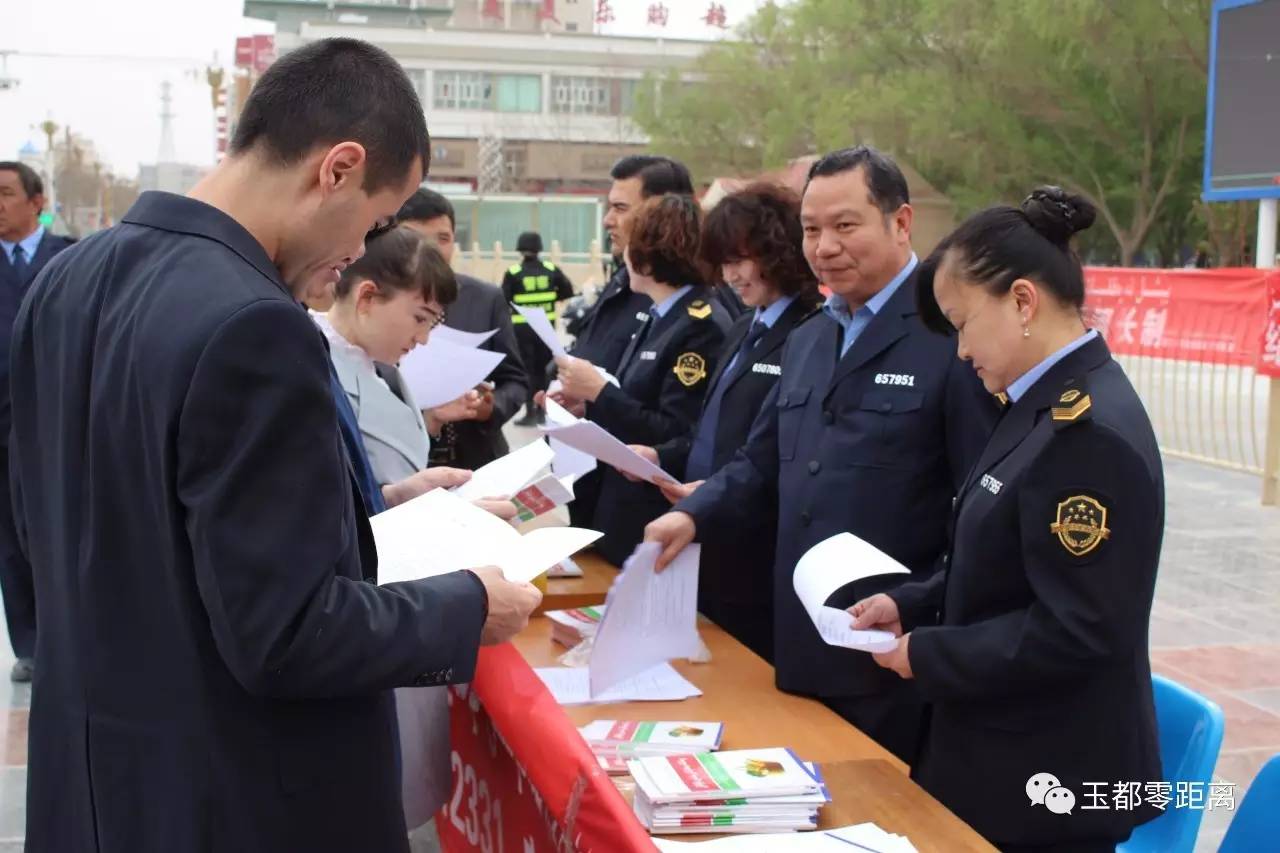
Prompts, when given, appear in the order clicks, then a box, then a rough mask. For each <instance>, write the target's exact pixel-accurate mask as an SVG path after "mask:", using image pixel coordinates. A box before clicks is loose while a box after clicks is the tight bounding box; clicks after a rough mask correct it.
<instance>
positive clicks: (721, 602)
mask: <svg viewBox="0 0 1280 853" xmlns="http://www.w3.org/2000/svg"><path fill="white" fill-rule="evenodd" d="M722 289H723V288H722ZM813 310H814V301H813V300H800V299H797V300H796V301H795V302H793V303H791V305H790V306H788V307H787V310H786V311H784V312H783V314H782V316H781V317H779V318H778V320H777V322H776V323H774V324H773V327H772V328H770V329H769V331H768V332H766V333H765V335H764V337H762V338H761V339H760V341H759V342H758V343H757V344H756V345H755V346H754V347H753V348H752V349H751V350H750V352H749V353H745V354H744V355H743V357H742V358H740V359H738V363H737V364H735V365H734V367H733V370H732V371H731V372H727V373H726V371H727V369H728V366H729V361H730V360H731V359H732V358H733V356H734V353H736V352H737V351H738V347H739V346H741V345H742V340H743V338H745V337H746V336H747V333H748V332H749V331H750V329H751V324H752V323H753V322H754V321H755V312H754V311H751V312H749V313H746V314H743V315H742V316H741V317H739V318H738V320H737V322H735V323H734V324H733V327H732V328H731V329H730V330H729V334H728V336H727V337H726V338H725V342H724V349H723V350H721V352H720V357H719V358H718V359H717V365H716V371H715V373H714V374H713V375H712V377H711V382H710V383H709V384H708V386H707V393H706V396H705V397H704V398H703V409H702V415H701V416H700V418H699V423H698V424H697V425H695V426H694V428H693V430H691V431H690V433H688V434H685V435H682V436H680V437H679V438H676V439H673V440H672V441H668V442H666V443H665V444H660V445H658V447H657V448H656V450H657V451H658V461H659V464H660V465H661V466H662V468H663V470H665V471H670V472H671V473H673V474H675V475H676V476H678V477H681V478H682V479H685V480H688V479H690V477H688V476H687V474H686V473H685V465H686V463H687V462H688V460H689V450H690V448H691V446H692V444H693V439H692V436H693V434H694V433H696V432H697V430H698V429H699V428H700V427H701V421H702V418H705V417H706V404H707V401H708V400H709V399H710V398H711V395H712V394H713V393H716V392H717V390H718V389H719V387H720V385H721V384H722V383H723V384H725V385H727V387H726V388H725V390H724V397H723V399H722V400H721V403H720V417H719V419H718V420H717V421H716V434H715V446H714V450H713V451H712V464H711V469H712V471H718V470H720V469H721V468H723V467H724V466H725V465H727V464H728V463H729V461H730V460H731V459H733V456H734V454H735V453H737V452H738V448H740V447H742V446H743V445H745V444H746V443H747V437H748V435H749V434H750V432H751V425H752V424H753V423H754V422H755V419H756V416H757V415H758V414H759V413H760V408H761V406H762V405H763V404H764V400H765V398H766V397H768V396H769V392H770V391H771V390H772V389H773V386H774V385H776V384H777V383H778V379H779V378H780V377H781V376H782V350H783V345H784V344H785V343H786V340H787V336H788V335H790V334H791V332H792V330H793V329H795V328H796V326H797V325H798V324H799V323H800V322H801V321H802V320H803V319H804V318H805V317H806V316H807V315H808V314H809V313H810V312H811V311H813ZM777 523H778V513H777V506H776V504H775V502H774V496H773V495H766V496H763V497H762V502H761V513H760V515H759V517H757V518H756V519H755V520H754V521H753V523H752V524H751V525H750V526H749V527H740V528H737V529H735V530H733V531H726V532H724V533H722V535H714V534H713V533H710V532H708V533H707V534H704V535H703V536H702V561H701V568H700V571H699V573H698V609H699V610H700V611H701V612H702V614H703V615H704V616H706V617H707V618H708V619H710V620H711V621H712V622H715V623H716V624H717V625H719V626H720V627H721V628H724V629H725V630H726V631H728V632H729V633H730V634H732V635H733V636H734V637H735V638H737V639H738V640H740V641H741V642H743V643H745V644H746V645H747V646H748V647H749V648H750V649H751V650H752V651H754V652H755V653H756V654H758V655H760V656H761V657H763V658H764V659H765V660H768V661H772V660H773V554H774V549H775V547H776V542H775V535H776V529H777Z"/></svg>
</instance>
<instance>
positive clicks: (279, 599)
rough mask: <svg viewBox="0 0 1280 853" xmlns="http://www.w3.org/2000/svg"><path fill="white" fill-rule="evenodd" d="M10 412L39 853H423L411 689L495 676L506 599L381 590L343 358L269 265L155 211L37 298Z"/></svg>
mask: <svg viewBox="0 0 1280 853" xmlns="http://www.w3.org/2000/svg"><path fill="white" fill-rule="evenodd" d="M49 389H56V390H57V393H49ZM13 390H14V396H15V399H17V400H19V401H21V405H19V406H18V407H16V408H15V412H14V429H13V437H14V448H13V449H14V457H13V458H14V461H15V476H14V481H13V487H14V496H15V514H16V517H17V520H18V532H19V538H20V541H22V542H23V543H24V549H25V551H26V553H27V555H28V556H29V558H30V561H31V564H32V566H33V567H34V570H35V579H36V604H37V607H38V615H39V620H40V631H39V637H38V646H37V650H36V657H37V659H38V660H39V662H40V665H39V667H38V668H37V669H36V675H35V685H34V690H33V692H32V706H31V730H30V738H29V781H28V789H27V791H28V800H27V802H28V806H27V849H28V850H30V851H32V853H46V851H47V853H65V851H71V850H95V851H100V853H162V851H163V853H171V851H175V850H192V851H195V850H201V851H223V850H228V851H231V850H234V851H247V852H248V853H253V851H262V853H268V852H269V853H276V851H280V850H322V851H333V853H347V851H351V850H379V851H382V850H387V851H402V850H407V849H408V843H407V840H406V835H405V824H404V814H403V810H402V808H401V799H400V784H399V779H400V774H399V771H398V768H397V757H396V741H395V735H394V726H395V717H394V709H393V706H392V704H391V694H390V688H393V687H397V686H405V685H414V686H427V685H438V684H444V683H447V682H451V681H458V682H461V681H467V680H469V679H470V678H471V675H472V671H473V669H474V665H475V657H476V648H477V644H478V641H479V635H480V628H481V625H482V622H483V620H484V611H485V597H484V591H483V587H482V586H481V585H480V583H479V581H478V579H477V578H476V577H475V576H474V575H472V574H470V573H468V572H457V573H454V574H450V575H446V576H442V577H440V578H433V579H429V580H424V581H414V582H409V583H400V584H394V585H391V586H388V587H378V586H375V585H374V584H372V583H369V582H368V579H371V578H372V577H373V576H374V574H375V567H376V553H375V550H374V547H373V542H372V536H371V533H370V529H369V524H368V519H367V517H366V515H365V512H364V509H363V506H362V503H361V500H360V498H359V494H358V492H357V488H356V484H355V481H354V479H353V478H352V476H351V473H350V468H349V465H348V463H347V461H346V456H345V452H344V449H343V444H342V440H341V438H340V434H339V431H338V421H337V415H336V412H335V408H334V402H333V391H332V386H331V380H330V369H329V361H328V357H327V355H326V352H325V345H324V340H323V338H322V337H321V335H320V332H319V331H318V330H317V329H316V327H315V324H314V323H313V322H312V321H311V319H310V318H309V317H308V316H307V312H306V310H305V309H304V308H303V307H302V306H300V305H299V304H297V303H296V302H295V301H294V299H293V298H292V296H291V295H290V293H289V292H288V290H287V289H286V288H285V285H284V284H283V283H282V282H281V280H280V277H279V273H278V272H277V271H276V269H275V267H274V266H273V265H272V263H271V261H270V259H269V258H268V257H267V255H266V253H265V252H264V251H263V249H262V246H261V245H260V244H258V243H257V242H256V241H255V240H254V239H253V237H252V236H251V235H250V234H249V233H248V232H247V231H245V230H244V228H243V227H241V226H240V225H239V224H238V223H236V222H235V221H234V220H232V219H231V218H230V217H228V216H226V215H225V214H223V213H222V212H220V211H218V210H216V209H214V208H212V207H209V206H207V205H205V204H202V203H200V202H198V201H194V200H192V199H186V198H182V197H179V196H174V195H169V194H166V193H144V194H143V195H142V197H141V198H140V199H139V200H138V201H137V203H136V204H135V205H134V206H133V208H132V209H131V210H130V212H129V213H128V214H127V215H126V216H125V218H124V220H123V224H121V225H120V226H118V227H116V228H112V229H110V230H108V231H105V232H101V233H99V234H96V235H94V236H93V237H90V238H88V239H86V240H85V241H84V242H83V243H82V244H81V245H80V246H78V247H77V248H76V250H74V251H72V252H68V253H66V254H64V255H63V256H61V257H59V258H56V259H55V260H54V261H53V263H51V264H50V266H49V267H48V269H47V270H46V271H45V273H44V275H42V276H41V278H40V279H39V280H38V281H37V282H36V284H35V285H34V286H33V287H32V288H31V290H30V292H29V293H28V295H27V298H26V300H25V302H24V303H23V306H22V309H21V311H20V312H19V315H18V321H17V325H16V328H15V332H14V348H13Z"/></svg>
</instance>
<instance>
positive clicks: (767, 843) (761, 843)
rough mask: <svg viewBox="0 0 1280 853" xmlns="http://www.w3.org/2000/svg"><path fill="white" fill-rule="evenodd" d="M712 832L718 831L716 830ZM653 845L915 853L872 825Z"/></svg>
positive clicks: (719, 850)
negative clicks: (798, 833) (801, 833)
mask: <svg viewBox="0 0 1280 853" xmlns="http://www.w3.org/2000/svg"><path fill="white" fill-rule="evenodd" d="M715 831H719V830H718V829H717V830H715ZM653 843H654V844H655V845H657V847H658V849H659V850H661V851H663V853H686V851H687V853H698V851H702V850H705V851H707V853H777V851H779V850H786V851H788V853H860V850H862V851H865V850H870V851H873V853H917V851H916V848H915V847H914V846H913V845H912V844H911V842H910V841H908V840H907V838H906V836H903V835H894V834H893V833H890V832H885V831H884V830H883V829H881V828H880V827H878V826H876V825H875V824H874V823H860V824H858V825H856V826H846V827H842V828H840V829H832V830H828V831H826V832H811V833H808V834H806V835H795V834H776V835H775V834H769V835H739V836H730V837H728V838H717V839H716V840H714V841H671V840H669V839H665V838H655V839H653Z"/></svg>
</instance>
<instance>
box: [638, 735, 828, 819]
mask: <svg viewBox="0 0 1280 853" xmlns="http://www.w3.org/2000/svg"><path fill="white" fill-rule="evenodd" d="M628 769H629V770H630V771H631V775H632V777H634V778H635V781H636V795H635V810H636V816H637V817H639V818H640V822H641V823H643V824H644V825H645V827H647V828H648V830H649V832H651V833H654V834H669V833H684V832H717V833H718V832H780V831H786V830H792V831H794V830H812V829H817V827H818V810H819V809H821V808H822V806H824V805H826V804H827V803H829V802H831V798H830V796H829V795H828V794H827V790H826V787H825V786H824V785H823V783H822V777H821V775H820V774H819V773H818V770H817V767H815V766H814V765H812V764H808V763H806V762H803V761H801V760H800V759H798V758H797V757H796V756H795V754H794V753H793V752H791V750H789V749H781V748H775V749H742V750H735V751H731V752H717V753H710V752H703V753H696V754H688V755H664V756H653V757H648V758H638V759H635V760H633V761H631V762H630V763H629V764H628Z"/></svg>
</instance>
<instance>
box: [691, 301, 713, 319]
mask: <svg viewBox="0 0 1280 853" xmlns="http://www.w3.org/2000/svg"><path fill="white" fill-rule="evenodd" d="M685 310H686V311H688V312H689V316H690V317H692V318H693V319H695V320H705V319H707V318H708V317H710V316H711V306H710V305H708V304H707V303H706V302H704V301H703V300H701V299H695V300H693V301H692V302H690V303H689V307H688V308H686V309H685Z"/></svg>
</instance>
